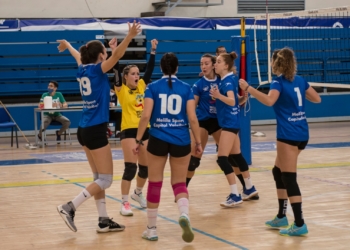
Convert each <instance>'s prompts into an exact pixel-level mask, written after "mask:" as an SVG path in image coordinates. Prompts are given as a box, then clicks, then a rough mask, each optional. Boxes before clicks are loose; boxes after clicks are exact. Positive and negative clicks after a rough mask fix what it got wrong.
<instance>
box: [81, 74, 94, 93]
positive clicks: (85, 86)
mask: <svg viewBox="0 0 350 250" xmlns="http://www.w3.org/2000/svg"><path fill="white" fill-rule="evenodd" d="M77 80H78V82H79V87H80V93H81V95H84V96H88V95H91V92H92V91H91V82H90V79H89V78H87V77H85V76H84V77H82V78H77Z"/></svg>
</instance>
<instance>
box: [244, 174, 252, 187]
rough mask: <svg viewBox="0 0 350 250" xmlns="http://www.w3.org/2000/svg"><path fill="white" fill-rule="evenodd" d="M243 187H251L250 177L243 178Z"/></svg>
mask: <svg viewBox="0 0 350 250" xmlns="http://www.w3.org/2000/svg"><path fill="white" fill-rule="evenodd" d="M244 183H245V188H246V189H251V188H252V187H253V184H252V181H251V180H250V177H248V178H244Z"/></svg>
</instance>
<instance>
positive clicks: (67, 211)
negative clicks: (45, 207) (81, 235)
mask: <svg viewBox="0 0 350 250" xmlns="http://www.w3.org/2000/svg"><path fill="white" fill-rule="evenodd" d="M57 212H58V213H59V214H60V215H61V217H62V219H63V221H64V222H65V223H66V224H67V226H68V227H69V228H70V230H72V231H73V232H76V231H78V230H77V227H76V226H75V225H74V216H75V212H74V210H73V208H71V206H70V205H69V203H67V204H63V205H59V206H58V207H57Z"/></svg>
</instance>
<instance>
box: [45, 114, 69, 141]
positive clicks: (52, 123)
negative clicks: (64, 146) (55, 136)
mask: <svg viewBox="0 0 350 250" xmlns="http://www.w3.org/2000/svg"><path fill="white" fill-rule="evenodd" d="M50 126H56V127H61V126H62V123H60V122H59V121H55V120H53V121H51V123H50V124H49V126H48V127H50ZM46 130H47V128H46ZM67 130H68V137H69V143H70V144H71V145H72V138H71V136H70V130H69V128H68V129H67ZM67 130H66V131H64V141H66V138H67ZM44 138H46V132H45V131H44Z"/></svg>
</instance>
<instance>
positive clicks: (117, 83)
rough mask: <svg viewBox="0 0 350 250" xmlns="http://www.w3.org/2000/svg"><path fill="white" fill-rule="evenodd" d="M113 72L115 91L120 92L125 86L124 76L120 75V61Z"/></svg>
mask: <svg viewBox="0 0 350 250" xmlns="http://www.w3.org/2000/svg"><path fill="white" fill-rule="evenodd" d="M113 72H114V78H113V85H114V89H115V90H116V91H119V90H120V88H121V86H122V84H123V81H122V74H121V73H120V67H119V61H118V62H117V63H116V64H115V65H114V66H113Z"/></svg>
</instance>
